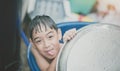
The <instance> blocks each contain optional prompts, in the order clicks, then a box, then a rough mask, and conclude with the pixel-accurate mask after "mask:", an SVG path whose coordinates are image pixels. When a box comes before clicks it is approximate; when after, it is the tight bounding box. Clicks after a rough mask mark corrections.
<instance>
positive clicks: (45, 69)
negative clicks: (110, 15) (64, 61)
mask: <svg viewBox="0 0 120 71" xmlns="http://www.w3.org/2000/svg"><path fill="white" fill-rule="evenodd" d="M75 32H76V29H71V30H68V31H67V32H65V35H64V36H63V40H64V42H66V41H68V40H70V39H72V38H73V37H74V36H75ZM29 36H30V43H31V44H32V48H31V50H32V53H33V55H34V57H35V59H36V62H37V64H38V66H39V68H40V70H41V71H55V66H56V57H57V55H58V53H59V50H60V48H61V47H62V44H61V43H59V40H61V37H62V36H61V30H60V29H59V28H57V27H56V24H55V22H54V21H53V20H52V19H51V18H50V17H49V16H45V15H43V16H36V17H35V18H34V19H33V20H32V21H31V23H30V25H29Z"/></svg>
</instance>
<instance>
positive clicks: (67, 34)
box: [63, 28, 76, 42]
mask: <svg viewBox="0 0 120 71" xmlns="http://www.w3.org/2000/svg"><path fill="white" fill-rule="evenodd" d="M75 34H76V28H73V29H70V30H68V31H66V32H65V34H64V36H63V41H64V42H66V41H69V40H71V39H72V38H73V37H74V36H75Z"/></svg>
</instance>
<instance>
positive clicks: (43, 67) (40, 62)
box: [31, 47, 50, 71]
mask: <svg viewBox="0 0 120 71" xmlns="http://www.w3.org/2000/svg"><path fill="white" fill-rule="evenodd" d="M31 50H32V53H33V55H34V57H35V59H36V63H37V65H38V67H39V68H40V70H41V71H47V69H48V68H49V65H50V64H49V63H48V62H47V61H46V60H45V59H44V58H43V56H41V55H40V53H39V52H38V51H37V50H36V48H34V47H32V48H31Z"/></svg>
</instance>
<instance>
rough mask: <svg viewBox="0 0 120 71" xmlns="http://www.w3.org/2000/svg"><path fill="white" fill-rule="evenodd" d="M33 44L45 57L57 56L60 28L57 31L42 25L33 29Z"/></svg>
mask: <svg viewBox="0 0 120 71" xmlns="http://www.w3.org/2000/svg"><path fill="white" fill-rule="evenodd" d="M32 36H33V39H32V40H33V41H32V43H33V45H34V46H35V47H36V49H37V50H38V51H39V53H40V54H41V55H42V56H44V57H45V58H47V59H53V58H55V57H56V56H57V54H58V52H59V49H60V43H59V39H60V38H61V32H60V30H59V31H58V32H57V31H56V30H55V29H51V28H49V27H47V29H45V27H44V26H42V27H41V30H40V29H39V31H37V32H36V31H35V30H33V35H32Z"/></svg>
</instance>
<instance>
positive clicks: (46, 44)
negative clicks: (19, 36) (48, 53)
mask: <svg viewBox="0 0 120 71" xmlns="http://www.w3.org/2000/svg"><path fill="white" fill-rule="evenodd" d="M44 46H45V47H46V48H48V47H49V46H50V42H49V41H47V40H45V41H44Z"/></svg>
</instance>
